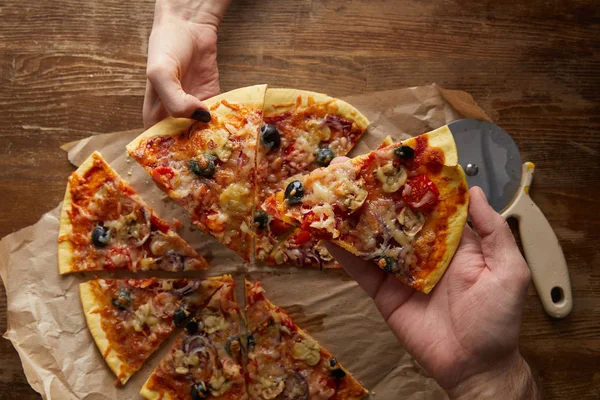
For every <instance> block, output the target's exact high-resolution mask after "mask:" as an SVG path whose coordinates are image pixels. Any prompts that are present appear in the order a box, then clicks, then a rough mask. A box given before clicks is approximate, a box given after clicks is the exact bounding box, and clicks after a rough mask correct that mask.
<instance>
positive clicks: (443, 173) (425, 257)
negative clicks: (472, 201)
mask: <svg viewBox="0 0 600 400" xmlns="http://www.w3.org/2000/svg"><path fill="white" fill-rule="evenodd" d="M261 207H262V209H263V210H264V211H266V212H267V213H269V214H271V215H273V216H274V217H276V218H279V219H281V220H283V221H285V222H287V223H290V224H295V225H300V227H301V228H302V229H303V230H307V231H309V232H310V233H311V234H312V235H313V236H315V237H320V238H322V239H327V240H332V241H333V242H334V243H336V244H338V245H339V246H341V247H343V248H344V249H346V250H348V251H350V252H351V253H353V254H355V255H358V256H360V257H362V258H363V259H367V260H372V261H374V262H375V263H376V264H377V265H378V266H379V267H380V268H382V269H384V270H385V271H387V272H389V273H392V274H394V275H395V276H396V277H397V278H398V279H399V280H401V281H403V282H404V283H406V284H408V285H410V286H411V287H413V288H415V289H417V290H421V291H423V292H425V293H428V292H429V291H431V289H432V288H433V287H434V286H435V284H436V283H437V282H438V280H439V279H440V278H441V276H442V274H443V273H444V271H445V269H446V267H447V266H448V264H449V262H450V260H451V259H452V256H453V255H454V252H455V250H456V247H457V246H458V243H459V241H460V237H461V234H462V231H463V228H464V225H465V222H466V218H467V208H468V190H467V183H466V180H465V176H464V172H463V171H462V168H461V167H460V165H458V155H457V151H456V146H455V144H454V139H453V137H452V134H451V133H450V131H449V130H448V129H447V128H446V127H442V128H439V129H437V130H435V131H432V132H429V133H427V134H424V135H421V136H418V137H415V138H411V139H408V140H406V141H404V142H402V143H396V144H391V145H389V146H385V147H381V148H379V149H377V150H375V151H373V152H370V153H368V154H365V155H362V156H359V157H356V158H354V159H351V160H348V161H346V162H343V163H339V164H334V165H330V166H329V167H327V168H320V169H317V170H315V171H313V172H312V173H310V174H309V175H307V176H304V177H301V178H299V179H297V180H294V181H292V182H290V183H289V184H288V185H287V187H286V189H285V190H282V191H280V192H278V193H277V194H276V195H274V196H272V197H270V198H268V199H267V200H266V201H265V202H264V203H263V204H262V206H261Z"/></svg>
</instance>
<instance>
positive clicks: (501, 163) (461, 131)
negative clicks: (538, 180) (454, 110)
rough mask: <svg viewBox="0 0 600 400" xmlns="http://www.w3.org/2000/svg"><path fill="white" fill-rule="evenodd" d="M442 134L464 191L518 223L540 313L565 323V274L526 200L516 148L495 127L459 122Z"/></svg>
mask: <svg viewBox="0 0 600 400" xmlns="http://www.w3.org/2000/svg"><path fill="white" fill-rule="evenodd" d="M448 128H450V131H451V132H452V134H453V136H454V139H455V141H456V145H457V147H458V154H459V162H460V164H461V165H462V167H463V169H464V170H465V173H466V174H467V182H468V184H469V187H471V186H479V187H481V189H482V190H483V192H484V193H485V195H486V196H487V198H488V201H489V202H490V204H491V205H492V207H493V208H494V209H495V210H496V211H497V212H499V213H500V215H502V216H503V217H504V218H509V217H514V218H516V219H517V220H518V222H519V233H520V235H521V242H522V245H523V251H524V252H525V258H526V259H527V263H528V264H529V269H530V270H531V277H532V279H533V283H534V285H535V288H536V290H537V292H538V295H539V297H540V300H541V302H542V305H543V306H544V309H545V310H546V312H547V313H548V315H550V316H551V317H554V318H564V317H566V316H567V315H569V313H570V312H571V309H572V308H573V296H572V293H571V283H570V279H569V270H568V269H567V262H566V261H565V256H564V254H563V251H562V249H561V247H560V243H559V242H558V238H557V237H556V235H555V233H554V231H553V230H552V227H551V226H550V224H549V223H548V220H547V219H546V217H545V216H544V214H543V213H542V211H541V210H540V209H539V208H538V206H537V205H536V204H535V203H534V202H533V200H532V199H531V197H530V196H529V188H530V186H531V181H532V179H533V172H534V170H535V166H534V164H533V163H532V162H525V163H524V164H521V156H520V154H519V149H518V148H517V145H516V143H515V142H514V140H513V139H512V138H511V137H510V135H508V134H507V133H506V132H505V131H504V130H502V128H500V127H499V126H497V125H495V124H492V123H490V122H485V121H478V120H474V119H463V120H458V121H454V122H452V123H450V124H448Z"/></svg>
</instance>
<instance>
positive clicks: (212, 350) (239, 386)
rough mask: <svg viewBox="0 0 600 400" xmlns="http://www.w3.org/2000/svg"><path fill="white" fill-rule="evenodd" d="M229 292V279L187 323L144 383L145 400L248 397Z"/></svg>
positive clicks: (233, 399)
mask: <svg viewBox="0 0 600 400" xmlns="http://www.w3.org/2000/svg"><path fill="white" fill-rule="evenodd" d="M234 288H235V284H234V283H233V281H232V280H231V279H229V280H228V281H227V282H225V283H224V284H223V286H221V288H220V289H219V290H218V291H217V292H216V293H215V294H214V295H213V296H212V298H211V299H210V301H209V303H208V305H207V306H206V307H204V308H202V309H200V310H199V311H198V312H197V313H196V314H195V315H194V317H193V318H192V319H191V320H190V321H189V322H187V323H186V325H185V330H184V332H182V333H181V334H180V335H179V337H178V338H177V340H176V341H175V344H174V345H173V347H171V349H170V351H169V353H168V354H167V356H166V357H165V358H164V359H163V360H161V362H160V364H159V365H158V367H156V369H155V370H154V372H153V373H152V375H151V376H150V377H149V378H148V380H147V381H146V383H145V384H144V387H143V388H142V391H141V395H142V396H143V397H144V398H146V399H179V400H186V399H191V400H196V399H217V398H218V399H221V400H237V399H247V398H248V395H247V394H246V381H245V377H244V370H243V368H242V343H241V340H240V324H239V318H240V311H239V307H238V305H237V303H236V301H235V297H234Z"/></svg>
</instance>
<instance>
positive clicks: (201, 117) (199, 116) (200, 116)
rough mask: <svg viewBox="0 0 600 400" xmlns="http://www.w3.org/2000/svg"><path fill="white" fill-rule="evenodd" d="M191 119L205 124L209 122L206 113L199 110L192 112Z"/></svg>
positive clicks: (208, 115)
mask: <svg viewBox="0 0 600 400" xmlns="http://www.w3.org/2000/svg"><path fill="white" fill-rule="evenodd" d="M192 118H193V119H195V120H196V121H200V122H204V123H207V122H210V118H211V117H210V113H209V112H208V111H206V110H203V109H201V108H199V109H197V110H196V111H194V113H193V114H192Z"/></svg>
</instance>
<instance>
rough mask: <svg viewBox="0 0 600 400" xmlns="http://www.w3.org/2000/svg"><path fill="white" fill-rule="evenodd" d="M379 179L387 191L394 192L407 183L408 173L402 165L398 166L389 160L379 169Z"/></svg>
mask: <svg viewBox="0 0 600 400" xmlns="http://www.w3.org/2000/svg"><path fill="white" fill-rule="evenodd" d="M376 174H377V179H379V181H380V182H381V183H382V185H383V186H382V189H383V191H384V192H386V193H393V192H395V191H397V190H398V189H400V188H401V187H402V185H404V184H405V183H406V179H407V178H408V173H407V172H406V169H405V168H404V167H402V166H399V168H396V167H395V166H394V164H393V163H391V162H387V163H385V164H384V165H382V166H381V167H379V168H378V169H377V173H376Z"/></svg>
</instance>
